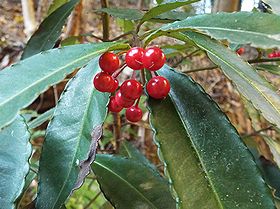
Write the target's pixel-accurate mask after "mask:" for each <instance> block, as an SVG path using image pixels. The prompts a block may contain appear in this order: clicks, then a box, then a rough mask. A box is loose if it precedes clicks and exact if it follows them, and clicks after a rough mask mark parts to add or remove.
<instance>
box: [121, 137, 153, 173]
mask: <svg viewBox="0 0 280 209" xmlns="http://www.w3.org/2000/svg"><path fill="white" fill-rule="evenodd" d="M120 155H122V156H124V157H128V158H131V159H133V160H136V161H139V162H141V163H143V164H145V165H147V166H150V167H151V168H153V169H155V170H157V169H156V167H155V166H154V165H153V164H152V163H151V162H150V161H149V160H148V159H147V158H146V157H145V156H144V155H143V154H142V153H141V152H140V151H139V150H138V149H137V148H136V147H134V146H133V145H132V143H130V142H128V141H124V142H122V143H121V146H120Z"/></svg>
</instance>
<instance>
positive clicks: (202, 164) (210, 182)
mask: <svg viewBox="0 0 280 209" xmlns="http://www.w3.org/2000/svg"><path fill="white" fill-rule="evenodd" d="M171 94H172V92H171ZM170 99H171V101H172V103H173V105H174V108H175V110H176V112H177V114H178V116H179V118H180V120H181V122H182V124H183V126H184V128H185V131H186V133H187V135H188V136H189V139H190V141H191V144H192V147H193V149H194V151H195V153H196V155H197V157H198V159H199V162H200V164H201V167H202V168H203V172H204V173H205V174H206V176H207V179H208V180H207V181H208V182H209V184H210V186H211V188H212V191H213V194H214V195H215V196H216V200H217V201H218V204H219V206H220V208H221V209H224V208H225V207H224V206H223V204H222V202H221V200H220V199H221V198H220V196H219V195H218V193H217V191H216V189H215V187H214V185H213V183H212V180H211V178H210V176H209V173H208V171H207V169H206V166H205V164H204V161H203V160H202V158H201V156H200V154H199V152H198V149H197V148H196V146H195V144H194V143H193V137H192V135H191V134H190V133H189V132H188V128H187V124H186V123H185V121H184V119H183V117H182V115H181V112H180V110H179V109H178V107H177V105H176V102H175V101H174V100H173V98H172V97H171V96H170ZM190 129H191V128H190ZM174 189H175V188H174ZM175 190H176V189H175ZM177 195H178V197H179V194H178V193H177ZM179 199H180V197H179Z"/></svg>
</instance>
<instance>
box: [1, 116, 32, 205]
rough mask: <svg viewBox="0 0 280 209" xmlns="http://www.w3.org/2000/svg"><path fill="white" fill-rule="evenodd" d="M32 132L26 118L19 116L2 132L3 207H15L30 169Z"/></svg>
mask: <svg viewBox="0 0 280 209" xmlns="http://www.w3.org/2000/svg"><path fill="white" fill-rule="evenodd" d="M29 137H30V134H29V132H28V130H27V126H26V124H25V122H24V119H23V118H22V117H20V116H17V117H16V119H15V120H14V122H13V123H12V124H10V125H9V126H7V127H5V128H4V129H3V130H1V132H0V172H1V175H0V202H1V208H3V209H4V208H5V209H12V208H15V202H16V200H17V199H18V198H19V196H20V194H21V192H22V190H23V187H24V183H25V177H26V175H27V173H28V170H29V164H28V159H29V157H30V155H31V145H30V143H29Z"/></svg>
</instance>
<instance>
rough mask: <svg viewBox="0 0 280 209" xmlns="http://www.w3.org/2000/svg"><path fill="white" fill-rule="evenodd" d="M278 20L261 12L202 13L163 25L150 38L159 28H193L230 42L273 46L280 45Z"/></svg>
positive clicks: (168, 29)
mask: <svg viewBox="0 0 280 209" xmlns="http://www.w3.org/2000/svg"><path fill="white" fill-rule="evenodd" d="M279 24H280V16H278V15H274V14H267V13H261V12H256V13H253V12H236V13H216V14H204V15H196V16H193V17H189V18H187V19H185V20H182V21H178V22H174V23H170V24H167V25H164V26H162V27H161V28H160V29H159V30H157V31H156V32H154V33H153V34H151V35H150V37H149V38H151V36H152V37H153V38H155V37H157V36H158V35H161V34H160V33H161V32H170V31H177V32H178V31H186V30H190V29H195V30H199V31H202V32H204V33H207V34H208V35H210V36H211V37H213V38H216V39H227V40H229V41H230V42H231V43H236V44H251V45H252V46H255V47H262V48H272V47H278V46H279V45H280V35H279V34H280V27H278V26H279ZM157 33H158V35H157Z"/></svg>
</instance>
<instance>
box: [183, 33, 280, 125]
mask: <svg viewBox="0 0 280 209" xmlns="http://www.w3.org/2000/svg"><path fill="white" fill-rule="evenodd" d="M186 35H187V36H188V37H189V38H190V39H191V40H192V41H194V42H195V43H196V44H197V46H198V47H200V48H201V49H203V50H205V51H207V53H208V55H209V57H210V59H211V60H212V61H213V62H214V63H215V64H217V65H218V66H220V67H221V69H222V70H223V72H224V73H225V75H226V76H227V77H228V78H229V79H230V80H232V81H233V82H234V84H235V85H236V87H237V89H238V90H239V92H240V93H241V94H242V95H243V96H244V97H245V98H246V99H248V100H250V101H251V102H252V103H253V105H254V107H255V108H256V109H258V110H260V111H261V113H262V115H263V116H264V117H265V118H266V119H267V120H268V121H270V122H271V123H273V124H275V125H277V126H278V127H280V96H279V95H278V94H277V93H276V90H275V89H274V87H272V86H271V85H270V84H269V83H268V82H267V81H266V80H265V79H264V78H263V77H261V76H260V75H259V74H258V73H257V72H256V71H255V70H254V69H253V68H252V67H251V66H250V65H249V64H248V63H246V62H244V61H243V60H242V59H241V58H240V57H239V56H237V55H236V54H235V53H234V52H232V51H230V50H229V49H227V48H226V47H224V46H222V45H221V44H219V43H218V42H216V41H215V40H213V39H210V38H209V37H207V36H205V35H202V34H199V33H194V32H186Z"/></svg>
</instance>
